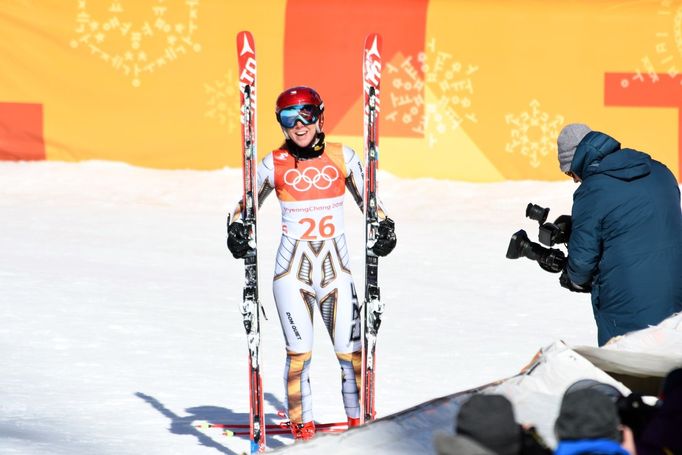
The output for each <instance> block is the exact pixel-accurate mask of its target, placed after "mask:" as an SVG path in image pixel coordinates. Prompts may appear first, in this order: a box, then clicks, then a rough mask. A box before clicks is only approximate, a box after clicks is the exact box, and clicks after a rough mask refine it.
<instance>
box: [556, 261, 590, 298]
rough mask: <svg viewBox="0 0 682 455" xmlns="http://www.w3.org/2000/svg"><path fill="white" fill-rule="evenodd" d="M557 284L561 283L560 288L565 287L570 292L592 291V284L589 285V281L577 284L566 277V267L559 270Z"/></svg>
mask: <svg viewBox="0 0 682 455" xmlns="http://www.w3.org/2000/svg"><path fill="white" fill-rule="evenodd" d="M559 284H560V285H561V287H562V288H566V289H568V290H569V291H572V292H591V291H592V286H590V284H589V283H586V284H583V285H577V284H575V283H574V282H573V281H571V279H570V278H569V277H568V269H567V268H566V267H564V270H563V271H562V272H561V276H560V277H559Z"/></svg>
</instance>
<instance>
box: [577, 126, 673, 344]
mask: <svg viewBox="0 0 682 455" xmlns="http://www.w3.org/2000/svg"><path fill="white" fill-rule="evenodd" d="M571 171H572V172H573V173H575V174H576V175H578V176H579V177H580V178H581V179H582V183H581V184H580V186H579V187H578V189H577V190H576V191H575V193H574V195H573V210H572V212H573V213H572V217H573V225H572V232H571V237H570V240H569V243H568V257H569V259H568V276H569V278H570V279H571V281H573V282H574V283H576V284H587V283H591V284H592V307H593V312H594V318H595V320H596V321H597V328H598V338H599V340H598V341H599V345H600V346H601V345H603V344H604V343H606V342H607V341H608V340H609V339H610V338H612V337H614V336H616V335H622V334H624V333H627V332H630V331H633V330H639V329H643V328H646V327H647V326H649V325H656V324H658V323H659V322H661V321H662V320H663V319H665V318H666V317H668V316H670V315H671V314H673V313H676V312H679V311H682V211H681V209H680V189H679V186H678V183H677V181H676V180H675V177H674V176H673V174H672V173H671V172H670V170H668V168H666V167H665V166H664V165H663V164H661V163H659V162H658V161H655V160H652V159H651V157H650V156H649V155H647V154H645V153H642V152H638V151H636V150H632V149H621V148H620V143H618V141H616V140H615V139H613V138H612V137H610V136H608V135H606V134H604V133H599V132H596V131H593V132H590V133H588V135H587V136H585V138H583V140H582V141H581V142H580V144H579V145H578V148H577V149H576V153H575V155H574V157H573V161H572V163H571Z"/></svg>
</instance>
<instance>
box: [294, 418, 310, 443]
mask: <svg viewBox="0 0 682 455" xmlns="http://www.w3.org/2000/svg"><path fill="white" fill-rule="evenodd" d="M291 433H292V434H293V435H294V439H295V440H296V441H308V440H310V439H313V437H315V422H313V421H312V420H311V421H310V422H306V423H294V422H291Z"/></svg>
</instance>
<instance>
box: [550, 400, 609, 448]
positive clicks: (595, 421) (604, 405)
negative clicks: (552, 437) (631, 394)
mask: <svg viewBox="0 0 682 455" xmlns="http://www.w3.org/2000/svg"><path fill="white" fill-rule="evenodd" d="M618 425H620V419H619V417H618V409H617V407H616V403H615V402H614V400H613V399H612V398H610V397H609V396H608V395H606V394H604V393H603V392H601V391H597V390H595V389H593V388H587V389H578V390H568V391H567V392H566V393H565V394H564V397H563V399H562V400H561V408H560V410H559V417H557V419H556V422H555V423H554V432H555V433H556V436H557V439H559V440H576V439H611V440H613V441H618V440H619V439H620V437H619V431H618Z"/></svg>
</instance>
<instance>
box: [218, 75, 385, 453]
mask: <svg viewBox="0 0 682 455" xmlns="http://www.w3.org/2000/svg"><path fill="white" fill-rule="evenodd" d="M275 113H276V117H277V121H278V122H279V124H280V126H281V127H282V132H283V133H284V138H285V141H284V143H283V144H282V145H281V146H280V148H279V149H277V150H275V151H273V152H272V153H270V154H268V155H267V156H266V157H265V158H263V160H262V161H261V163H260V164H259V165H258V170H257V173H258V201H259V205H260V204H261V203H262V202H263V201H264V200H265V198H266V197H267V196H268V195H269V194H270V192H271V191H272V190H273V189H274V190H275V192H276V194H277V198H278V199H279V202H280V207H281V212H282V238H281V242H280V245H279V249H278V250H277V260H276V264H275V276H274V280H273V292H274V298H275V304H276V306H277V312H278V314H279V320H280V323H281V325H282V332H283V333H284V340H285V342H286V351H287V357H286V365H285V369H284V381H285V384H284V385H285V393H286V403H287V412H288V416H289V419H290V421H291V429H292V432H293V434H294V438H296V439H303V440H307V439H310V438H312V437H313V436H314V435H315V424H314V422H313V413H312V395H311V390H310V378H309V368H310V360H311V355H312V347H313V314H314V312H315V308H317V309H318V310H319V311H320V314H321V316H322V320H323V322H324V324H325V326H326V327H327V331H328V332H329V336H330V337H331V340H332V343H333V345H334V350H335V352H336V357H337V358H338V360H339V364H340V365H341V372H342V394H343V404H344V407H345V410H346V415H347V417H348V425H349V426H355V425H358V424H359V423H360V395H359V391H360V380H361V376H360V373H361V363H362V336H361V335H362V334H361V326H360V305H359V304H358V300H357V294H356V292H355V286H354V284H353V278H352V276H351V271H350V269H349V254H348V246H347V244H346V237H345V235H344V218H343V214H344V208H343V204H344V194H345V190H346V189H348V190H349V191H350V193H351V195H352V196H353V198H354V199H355V202H356V203H357V205H358V207H360V210H362V208H363V194H364V190H363V187H364V177H363V166H362V163H361V162H360V159H359V158H358V156H357V154H356V153H355V152H354V151H353V150H352V149H351V148H349V147H347V146H345V145H342V144H334V143H326V142H325V140H324V133H323V132H322V127H323V125H324V103H323V102H322V98H320V95H319V94H318V93H317V92H316V91H315V90H313V89H312V88H309V87H293V88H290V89H288V90H285V91H284V92H282V93H281V94H280V95H279V97H278V98H277V105H276V109H275ZM240 204H241V202H240ZM240 212H241V206H240V205H238V206H237V208H236V209H235V211H234V213H233V214H232V219H233V220H236V221H234V222H232V223H231V224H230V225H229V227H228V240H227V245H228V248H229V250H230V252H231V253H232V255H233V256H234V257H235V258H241V257H244V256H245V255H246V254H247V253H248V252H249V250H250V247H249V245H248V231H247V229H246V228H245V226H244V225H243V224H242V223H241V222H240V221H239V215H240ZM379 214H380V218H381V222H380V227H379V236H378V240H377V242H376V244H375V245H374V247H373V252H374V253H375V254H376V255H378V256H385V255H387V254H389V253H390V252H391V251H392V250H393V248H394V247H395V244H396V236H395V231H394V224H393V221H392V220H391V219H390V218H387V217H386V215H385V214H384V211H383V210H382V209H380V210H379Z"/></svg>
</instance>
